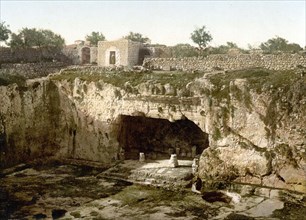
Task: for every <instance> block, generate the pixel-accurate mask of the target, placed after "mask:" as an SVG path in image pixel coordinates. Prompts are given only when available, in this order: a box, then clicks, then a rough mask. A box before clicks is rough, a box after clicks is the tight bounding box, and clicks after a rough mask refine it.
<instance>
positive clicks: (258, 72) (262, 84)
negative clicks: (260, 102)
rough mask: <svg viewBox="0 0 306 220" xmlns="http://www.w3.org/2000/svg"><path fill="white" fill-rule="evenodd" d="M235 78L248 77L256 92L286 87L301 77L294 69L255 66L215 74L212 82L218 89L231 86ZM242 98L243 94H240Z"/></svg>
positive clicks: (305, 78) (250, 85) (305, 79)
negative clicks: (279, 69)
mask: <svg viewBox="0 0 306 220" xmlns="http://www.w3.org/2000/svg"><path fill="white" fill-rule="evenodd" d="M235 79H246V80H247V81H248V82H249V88H250V89H254V90H255V91H256V92H261V91H262V89H263V88H271V89H277V88H280V87H282V88H286V87H287V86H289V85H291V84H292V82H294V81H296V80H297V79H300V76H299V75H298V74H296V71H294V70H283V71H276V70H267V69H262V68H254V69H248V70H237V71H232V72H228V73H224V74H215V75H213V76H211V77H210V80H211V82H212V83H213V84H214V85H216V87H217V89H219V90H220V89H221V88H222V86H223V87H229V83H230V82H231V81H233V80H235ZM304 81H306V77H304ZM240 98H241V96H240Z"/></svg>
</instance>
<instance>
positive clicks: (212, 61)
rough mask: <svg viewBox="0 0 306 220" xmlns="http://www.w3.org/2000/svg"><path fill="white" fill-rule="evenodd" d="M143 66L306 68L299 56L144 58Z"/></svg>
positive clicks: (226, 68) (205, 69)
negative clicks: (299, 66)
mask: <svg viewBox="0 0 306 220" xmlns="http://www.w3.org/2000/svg"><path fill="white" fill-rule="evenodd" d="M143 65H144V66H146V67H149V68H152V69H162V70H170V69H173V70H174V69H176V70H184V71H185V70H200V71H209V70H214V69H217V70H218V69H222V70H237V69H247V68H255V67H262V68H266V69H272V70H289V69H294V68H296V67H297V66H298V65H301V66H304V67H306V56H303V55H300V54H278V55H263V54H236V55H234V54H233V55H229V54H218V55H209V56H207V57H190V58H146V59H145V60H144V63H143Z"/></svg>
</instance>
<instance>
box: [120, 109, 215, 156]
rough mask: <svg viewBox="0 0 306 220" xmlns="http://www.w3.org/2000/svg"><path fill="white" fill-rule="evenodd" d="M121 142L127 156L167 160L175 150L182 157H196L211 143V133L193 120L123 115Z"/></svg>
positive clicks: (121, 117) (121, 118)
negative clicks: (209, 134)
mask: <svg viewBox="0 0 306 220" xmlns="http://www.w3.org/2000/svg"><path fill="white" fill-rule="evenodd" d="M119 125H120V130H119V133H118V141H119V146H120V148H121V149H122V150H123V151H124V154H125V159H138V158H139V153H140V152H143V153H145V155H146V158H148V159H166V158H169V156H170V154H173V153H176V154H178V157H179V158H180V159H193V157H194V156H195V154H196V155H199V154H201V153H202V152H203V150H204V149H206V148H207V147H208V146H209V142H208V134H206V133H205V132H203V131H202V130H201V129H200V128H199V127H198V126H197V125H196V124H195V123H194V122H192V121H190V120H188V119H187V118H186V119H184V120H178V121H175V122H170V121H168V120H166V119H155V118H148V117H144V116H127V115H121V116H120V118H119Z"/></svg>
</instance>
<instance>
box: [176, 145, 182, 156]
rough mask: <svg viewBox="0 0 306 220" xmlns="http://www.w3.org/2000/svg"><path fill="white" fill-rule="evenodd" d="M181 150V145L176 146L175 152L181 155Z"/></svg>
mask: <svg viewBox="0 0 306 220" xmlns="http://www.w3.org/2000/svg"><path fill="white" fill-rule="evenodd" d="M180 151H181V148H179V147H176V148H175V153H176V155H180Z"/></svg>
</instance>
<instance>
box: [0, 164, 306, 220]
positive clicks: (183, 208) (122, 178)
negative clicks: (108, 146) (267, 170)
mask: <svg viewBox="0 0 306 220" xmlns="http://www.w3.org/2000/svg"><path fill="white" fill-rule="evenodd" d="M179 162H180V161H179ZM189 165H190V163H188V162H187V161H185V162H181V166H180V167H178V168H169V167H167V163H166V162H165V161H164V162H163V161H151V162H146V163H140V162H137V161H124V162H123V163H120V164H117V165H116V166H114V167H112V168H110V169H108V170H106V169H105V168H97V167H96V168H93V167H89V166H84V165H71V164H70V165H68V164H60V163H52V164H48V165H42V164H35V165H19V166H17V167H14V168H11V169H6V170H3V171H2V172H1V179H0V216H1V217H0V219H52V218H53V219H80V218H82V219H159V220H160V219H227V220H229V219H271V220H272V219H297V220H300V219H306V196H305V195H304V194H296V193H292V192H288V191H280V190H277V189H268V188H256V187H255V186H243V187H241V186H240V190H239V191H240V194H237V193H234V192H232V190H230V189H228V190H230V191H231V192H229V191H228V190H218V191H216V190H214V191H206V190H203V189H202V190H201V191H202V192H199V193H195V192H192V191H191V184H192V176H190V173H188V172H186V170H188V169H189V170H191V167H189ZM150 171H152V172H150ZM135 175H137V178H136V177H135ZM141 176H142V177H141ZM170 177H171V178H172V179H171V178H170ZM148 180H150V181H148ZM158 180H162V181H164V184H165V186H166V188H163V187H161V186H162V184H160V181H158ZM171 180H172V181H173V182H176V183H177V184H172V185H171V184H170V181H171ZM141 183H145V184H141ZM154 183H158V184H154ZM178 183H180V184H178ZM150 185H155V186H150ZM178 186H180V188H179V187H178ZM236 188H237V187H236ZM232 189H234V188H233V187H232Z"/></svg>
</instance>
